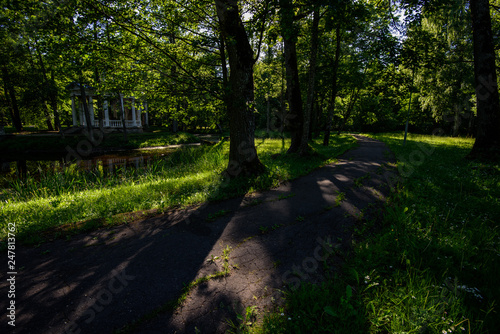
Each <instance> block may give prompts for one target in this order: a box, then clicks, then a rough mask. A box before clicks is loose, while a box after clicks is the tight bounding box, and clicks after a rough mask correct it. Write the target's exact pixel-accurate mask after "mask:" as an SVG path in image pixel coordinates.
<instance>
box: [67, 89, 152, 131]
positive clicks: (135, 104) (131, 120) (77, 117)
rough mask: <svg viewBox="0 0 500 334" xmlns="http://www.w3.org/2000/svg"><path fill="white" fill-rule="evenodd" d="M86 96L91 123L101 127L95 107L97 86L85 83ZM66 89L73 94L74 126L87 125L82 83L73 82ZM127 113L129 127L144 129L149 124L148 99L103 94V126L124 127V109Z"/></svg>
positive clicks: (127, 125)
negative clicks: (141, 99)
mask: <svg viewBox="0 0 500 334" xmlns="http://www.w3.org/2000/svg"><path fill="white" fill-rule="evenodd" d="M84 88H85V98H86V100H87V105H88V108H89V113H90V124H91V125H92V126H93V127H99V121H98V120H97V119H96V110H95V108H94V101H96V100H97V94H96V93H95V88H93V87H91V86H88V85H85V84H84ZM66 89H67V90H68V91H69V92H70V96H71V113H72V116H73V126H75V127H77V126H82V127H83V126H86V125H87V121H86V119H85V113H84V109H83V100H82V94H81V89H80V83H78V82H72V83H71V84H69V85H68V86H67V87H66ZM121 106H123V108H124V110H123V111H124V113H125V126H126V128H127V129H136V130H142V128H143V125H144V126H148V125H149V122H148V105H147V102H146V101H140V100H136V99H135V97H133V96H131V97H123V95H122V94H119V95H110V94H105V95H104V96H103V101H102V107H103V109H104V110H103V115H104V118H103V126H104V127H105V128H117V129H119V128H123V123H122V114H123V113H122V110H121Z"/></svg>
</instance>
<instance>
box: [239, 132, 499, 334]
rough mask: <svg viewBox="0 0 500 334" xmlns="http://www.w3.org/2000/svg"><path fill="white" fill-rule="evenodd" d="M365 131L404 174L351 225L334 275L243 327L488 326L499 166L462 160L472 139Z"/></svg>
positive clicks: (493, 325)
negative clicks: (381, 204) (378, 204)
mask: <svg viewBox="0 0 500 334" xmlns="http://www.w3.org/2000/svg"><path fill="white" fill-rule="evenodd" d="M373 137H374V138H376V139H379V140H382V141H384V142H386V143H387V144H388V145H389V147H390V148H391V150H392V151H393V152H394V153H395V155H396V157H397V159H398V163H397V165H398V169H399V170H400V171H401V174H402V175H404V177H403V178H402V179H401V180H400V181H401V182H400V183H399V185H396V187H395V191H394V192H393V193H392V194H391V196H390V198H389V201H388V203H387V204H386V206H385V208H384V209H383V210H381V212H380V213H379V214H377V215H372V216H371V218H369V219H368V220H366V221H363V222H360V223H358V224H359V226H357V227H356V228H355V236H354V241H353V245H352V250H351V254H350V255H349V256H348V257H347V260H346V264H345V265H344V267H343V270H342V271H341V274H339V276H338V277H336V278H333V279H328V280H327V281H326V282H324V283H323V285H310V284H305V285H304V286H303V287H301V288H300V289H299V290H297V291H292V292H289V293H288V294H287V296H286V300H285V305H284V308H283V309H278V310H276V311H275V312H273V313H269V314H266V315H265V316H264V320H263V323H262V324H261V325H260V326H256V327H246V328H245V330H244V331H243V332H253V333H307V332H315V333H332V332H335V333H343V332H351V333H367V332H369V333H445V332H446V333H497V331H498V328H500V316H499V315H498V301H499V298H500V289H499V286H498V277H500V234H499V226H498V222H500V166H499V165H498V164H497V165H491V164H489V165H488V164H482V163H479V162H475V161H468V160H466V159H464V158H465V156H466V155H467V153H468V152H469V151H470V149H471V147H472V144H473V140H471V139H463V138H445V137H432V136H420V135H412V136H409V138H408V142H407V145H406V147H404V146H403V140H402V139H403V138H402V135H399V134H380V135H373ZM419 152H420V153H419ZM393 185H395V184H394V182H393ZM356 231H358V233H356ZM359 231H362V232H359ZM346 256H347V255H346ZM349 287H352V291H354V292H353V293H352V295H351V298H350V299H349V298H347V294H348V293H347V292H343V291H346V289H349ZM342 298H344V302H342ZM346 298H347V299H346ZM326 306H329V308H328V309H326ZM353 308H354V310H355V311H356V313H353V311H352V310H353ZM327 310H328V311H327ZM332 315H340V316H338V317H337V318H335V319H333V318H328V317H331V316H332ZM299 316H300V318H299ZM289 318H290V319H291V320H288V319H289ZM299 319H300V320H299ZM325 319H329V320H330V321H325Z"/></svg>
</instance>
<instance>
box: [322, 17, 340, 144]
mask: <svg viewBox="0 0 500 334" xmlns="http://www.w3.org/2000/svg"><path fill="white" fill-rule="evenodd" d="M335 38H336V40H337V46H336V49H335V60H334V63H333V78H332V95H331V99H330V108H329V110H328V119H327V122H326V131H325V136H324V137H323V145H324V146H328V145H329V144H330V131H332V123H333V115H334V112H335V100H336V99H337V72H338V69H339V59H340V27H339V26H337V28H336V29H335Z"/></svg>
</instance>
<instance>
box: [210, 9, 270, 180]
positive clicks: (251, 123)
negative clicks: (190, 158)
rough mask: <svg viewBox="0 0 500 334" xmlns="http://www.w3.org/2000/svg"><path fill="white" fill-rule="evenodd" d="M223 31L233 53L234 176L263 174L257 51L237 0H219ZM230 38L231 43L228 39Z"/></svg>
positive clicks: (229, 170) (231, 120) (231, 153)
mask: <svg viewBox="0 0 500 334" xmlns="http://www.w3.org/2000/svg"><path fill="white" fill-rule="evenodd" d="M215 5H216V8H217V16H218V17H219V23H220V27H221V33H222V36H223V37H224V39H225V40H226V47H227V53H228V56H229V68H230V71H231V72H230V75H229V92H228V94H229V98H228V101H227V111H228V114H229V131H230V145H229V164H228V168H227V173H228V174H229V176H230V177H237V176H239V175H241V174H243V175H251V174H258V173H261V172H262V171H263V170H264V169H265V167H264V165H263V164H262V163H261V162H260V160H259V158H258V157H257V150H256V149H255V140H254V132H255V116H254V106H253V104H254V83H253V65H254V58H253V51H252V48H251V46H250V43H249V42H248V37H247V34H246V31H245V28H244V27H243V23H242V21H241V17H240V14H239V10H238V2H237V1H235V0H215ZM228 41H229V42H228Z"/></svg>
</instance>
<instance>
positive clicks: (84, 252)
mask: <svg viewBox="0 0 500 334" xmlns="http://www.w3.org/2000/svg"><path fill="white" fill-rule="evenodd" d="M356 138H357V140H358V142H359V146H358V147H357V148H355V149H353V150H351V151H349V152H347V153H346V154H344V155H343V156H342V157H341V158H340V159H339V161H338V163H335V164H331V165H327V166H325V167H322V168H320V169H317V170H315V171H314V172H312V173H311V174H309V175H307V176H304V177H302V178H299V179H297V180H294V181H291V182H287V183H285V184H283V185H281V186H280V187H279V188H277V189H273V190H270V191H266V192H262V193H256V194H253V195H249V196H245V197H240V198H236V199H231V200H227V201H222V202H218V203H211V204H205V205H202V206H200V207H197V208H191V209H189V210H184V211H174V212H169V213H166V214H163V215H159V216H156V217H154V218H149V219H144V220H139V221H136V222H134V223H130V224H128V225H123V226H118V227H114V228H112V229H102V230H99V231H95V232H92V233H89V234H85V235H80V236H77V237H74V238H73V239H72V240H70V241H65V240H58V241H55V242H52V243H48V244H43V245H41V246H40V247H38V248H22V249H21V248H19V249H18V250H17V254H16V256H17V259H16V262H17V265H18V267H21V268H22V270H20V271H19V274H18V275H17V279H16V326H15V328H13V327H11V326H8V325H7V320H6V319H7V318H6V317H5V316H2V321H1V323H0V332H2V333H111V332H113V330H117V329H122V328H124V326H126V325H127V324H130V323H132V324H134V321H137V319H146V318H147V319H148V320H147V321H143V322H141V323H140V324H138V325H137V326H135V327H133V332H136V333H195V332H197V331H198V330H199V331H200V332H201V333H223V332H225V330H227V329H228V322H227V319H232V320H235V319H236V314H244V313H245V312H244V310H245V308H246V307H248V306H255V308H256V310H257V313H260V312H261V311H262V310H264V309H266V308H272V307H273V305H274V304H276V303H279V302H280V300H281V295H280V290H283V289H284V288H285V286H288V287H289V288H292V289H293V288H295V287H297V286H298V285H299V284H300V283H301V282H304V281H312V282H314V281H318V280H321V278H322V275H323V271H322V270H323V269H322V265H321V261H323V260H326V259H328V261H329V263H333V264H335V263H336V262H338V261H340V260H339V259H337V258H336V257H335V255H334V254H335V253H334V250H335V248H347V247H349V243H350V236H351V233H352V229H353V227H354V226H355V225H356V224H362V223H363V222H362V219H361V218H362V214H363V212H364V210H366V209H367V208H369V205H370V203H381V202H383V201H384V199H385V196H386V195H387V194H388V192H389V187H388V186H387V184H386V180H385V176H386V175H387V173H389V171H390V169H391V167H389V165H388V163H389V162H392V160H391V158H390V153H389V151H388V149H387V148H386V146H385V145H384V144H383V143H381V142H379V141H376V140H373V139H369V138H367V137H362V136H356ZM221 191H224V190H223V189H221ZM222 210H223V211H222ZM224 255H226V257H225V256H224ZM5 257H6V256H5ZM5 257H4V258H5ZM4 262H5V263H7V260H6V259H5V261H4ZM225 264H226V265H228V266H229V269H230V273H229V275H226V276H224V277H222V278H213V279H210V280H207V281H205V282H203V283H201V284H199V285H197V286H195V287H194V288H193V289H191V291H190V293H189V294H188V295H187V298H186V299H185V300H184V302H183V303H182V304H181V306H180V307H178V308H177V309H175V311H174V312H172V311H170V310H169V308H168V305H169V303H168V302H172V301H175V300H176V299H177V298H178V297H179V295H180V292H181V291H182V289H183V287H184V285H185V284H188V283H189V282H192V281H195V280H197V279H200V278H203V277H206V276H208V275H211V274H215V273H217V272H220V271H222V270H223V269H224V265H225ZM6 272H7V270H6V268H5V265H4V270H2V272H1V273H0V291H1V292H2V294H6V293H7V290H8V282H7V281H6V279H7V278H8V277H7V276H6ZM7 306H8V305H7V298H3V297H2V298H0V309H2V310H6V308H7ZM4 312H5V311H4ZM2 313H3V312H2ZM136 324H137V322H136ZM129 328H130V327H129Z"/></svg>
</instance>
